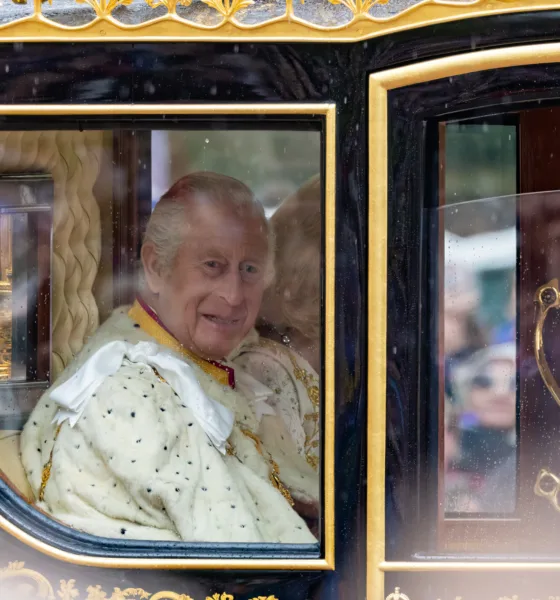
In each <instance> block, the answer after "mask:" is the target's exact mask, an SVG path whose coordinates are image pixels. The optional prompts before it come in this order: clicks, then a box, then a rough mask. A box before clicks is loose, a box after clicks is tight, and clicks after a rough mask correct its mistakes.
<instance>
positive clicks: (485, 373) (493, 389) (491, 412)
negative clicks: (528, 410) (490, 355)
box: [469, 360, 516, 429]
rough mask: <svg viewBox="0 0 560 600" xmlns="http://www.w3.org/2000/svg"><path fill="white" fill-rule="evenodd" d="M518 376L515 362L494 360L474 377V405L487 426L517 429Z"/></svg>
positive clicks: (471, 398) (471, 401) (472, 389)
mask: <svg viewBox="0 0 560 600" xmlns="http://www.w3.org/2000/svg"><path fill="white" fill-rule="evenodd" d="M515 377H516V369H515V363H514V362H513V361H510V360H492V361H490V362H489V363H488V364H487V365H486V366H485V367H484V368H483V369H481V370H480V371H479V372H478V373H476V374H475V376H474V377H473V379H472V381H471V391H470V398H469V399H470V406H471V409H472V410H473V412H475V413H476V415H477V416H478V419H479V422H480V424H481V425H482V426H483V427H488V428H490V429H510V428H512V427H514V426H515V419H516V415H515V396H516V394H515V389H516V381H515Z"/></svg>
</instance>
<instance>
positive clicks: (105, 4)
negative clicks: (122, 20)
mask: <svg viewBox="0 0 560 600" xmlns="http://www.w3.org/2000/svg"><path fill="white" fill-rule="evenodd" d="M76 2H77V3H78V4H89V5H90V6H91V7H92V8H93V10H94V11H95V14H96V15H97V16H98V17H108V16H110V15H111V13H112V12H113V11H114V10H115V8H117V6H128V5H129V4H132V0H76Z"/></svg>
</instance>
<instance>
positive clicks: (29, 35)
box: [0, 0, 558, 41]
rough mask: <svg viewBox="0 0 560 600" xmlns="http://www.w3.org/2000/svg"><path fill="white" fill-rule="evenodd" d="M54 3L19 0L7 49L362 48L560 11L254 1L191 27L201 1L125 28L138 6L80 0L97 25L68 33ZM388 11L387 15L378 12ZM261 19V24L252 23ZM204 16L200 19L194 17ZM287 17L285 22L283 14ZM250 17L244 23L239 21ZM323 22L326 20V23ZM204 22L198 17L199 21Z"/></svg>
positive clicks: (452, 0)
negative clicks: (450, 25)
mask: <svg viewBox="0 0 560 600" xmlns="http://www.w3.org/2000/svg"><path fill="white" fill-rule="evenodd" d="M46 1H48V3H49V4H51V2H52V0H12V2H13V3H14V4H27V3H28V2H32V3H33V13H32V14H30V15H26V16H23V17H22V18H18V17H16V18H15V19H14V21H9V20H8V21H7V22H5V23H3V24H2V25H0V37H1V38H2V40H3V41H9V40H11V39H12V38H13V39H16V38H17V39H18V40H22V39H31V40H35V41H47V40H56V39H59V40H61V41H63V40H69V39H70V38H69V34H70V33H73V34H74V35H72V41H79V40H81V39H83V40H87V41H94V40H97V41H101V40H109V39H110V40H125V41H126V40H130V41H133V40H149V39H157V40H165V39H169V40H178V39H181V40H183V41H188V40H194V39H196V40H201V39H205V38H206V39H211V40H212V41H216V40H218V41H220V40H223V41H233V40H235V39H237V40H244V41H245V40H248V39H249V38H250V39H251V40H259V41H268V40H270V41H272V40H280V39H281V40H282V41H358V40H364V39H368V38H372V37H376V36H379V35H384V34H388V33H391V32H394V31H401V30H406V29H412V28H415V27H423V26H426V25H430V24H435V23H440V22H448V21H453V20H459V19H466V18H469V17H473V16H477V17H479V16H485V15H491V14H501V13H506V12H520V11H529V10H532V11H536V10H546V9H554V8H557V7H558V5H557V0H472V1H470V2H458V1H456V0H423V1H422V2H413V1H412V0H411V1H410V2H404V3H403V2H402V1H397V0H301V2H300V4H303V3H304V2H305V3H306V5H310V4H313V9H316V10H313V9H312V10H311V11H309V10H308V11H307V14H309V15H311V14H312V15H313V16H305V18H304V17H303V16H302V15H301V14H300V13H299V12H298V10H297V9H296V8H295V5H296V4H297V3H296V2H294V0H275V1H273V2H270V3H267V4H269V6H270V15H269V16H268V17H267V18H265V19H262V15H263V4H262V3H256V2H255V1H254V0H200V2H202V3H204V4H206V5H207V6H209V7H210V8H211V9H213V11H215V13H217V14H218V15H219V16H220V17H221V19H220V22H219V23H210V22H208V21H206V20H204V19H203V20H201V21H200V20H191V17H192V15H190V16H186V15H185V14H180V15H179V14H177V7H178V6H184V7H188V6H191V5H192V4H193V0H145V1H146V3H147V5H148V6H149V7H150V8H158V7H162V6H163V7H165V8H167V14H165V15H163V16H158V17H156V18H150V17H147V20H145V21H143V22H140V23H134V24H131V23H124V22H122V21H121V20H119V19H116V18H114V17H113V12H114V10H115V9H117V8H119V7H121V6H128V5H130V4H132V2H133V0H75V2H77V3H87V4H89V5H90V6H91V7H92V8H93V10H94V11H95V15H96V16H95V19H93V20H92V21H91V22H89V23H87V24H85V25H83V24H82V25H65V24H62V23H58V22H55V21H53V20H51V19H50V18H49V17H48V16H47V15H46V14H43V10H42V4H43V3H44V2H46ZM329 4H330V5H339V6H343V7H345V8H346V9H347V10H348V11H349V13H350V15H349V16H350V18H349V20H348V21H346V22H344V18H342V19H340V18H335V19H333V18H332V15H331V16H329V17H328V18H326V19H325V18H324V15H329V11H326V10H325V7H326V6H328V5H329ZM381 6H386V7H387V9H388V10H386V11H382V12H379V11H378V10H376V9H377V8H378V7H381ZM253 10H254V15H255V16H258V19H257V21H256V22H255V20H254V19H251V17H252V16H253V14H252V11H253ZM194 12H196V11H194ZM279 13H280V14H279ZM241 14H242V18H241V19H239V17H240V15H241ZM321 15H323V16H321ZM193 18H195V19H196V17H193Z"/></svg>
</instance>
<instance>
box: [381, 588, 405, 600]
mask: <svg viewBox="0 0 560 600" xmlns="http://www.w3.org/2000/svg"><path fill="white" fill-rule="evenodd" d="M385 600H410V599H409V597H408V596H407V595H406V594H402V593H401V588H398V587H396V588H395V591H394V592H393V593H392V594H389V595H388V596H387V598H386V599H385Z"/></svg>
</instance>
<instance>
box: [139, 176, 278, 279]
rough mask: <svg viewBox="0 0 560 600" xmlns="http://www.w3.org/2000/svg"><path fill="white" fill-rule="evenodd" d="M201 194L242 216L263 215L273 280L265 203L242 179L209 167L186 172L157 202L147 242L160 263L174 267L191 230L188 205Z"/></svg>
mask: <svg viewBox="0 0 560 600" xmlns="http://www.w3.org/2000/svg"><path fill="white" fill-rule="evenodd" d="M201 196H203V197H204V199H205V200H208V201H210V202H214V203H215V204H216V205H218V206H219V205H222V206H224V205H226V206H228V207H230V208H233V209H234V211H235V213H236V214H237V215H239V216H240V217H242V216H246V215H247V214H249V215H251V216H255V217H258V218H261V219H262V223H263V230H264V232H265V235H266V237H267V240H268V260H267V270H266V282H267V284H268V283H270V281H271V280H272V279H273V277H274V246H275V244H274V232H273V230H272V227H271V226H270V225H269V223H268V221H267V219H266V216H265V213H264V208H263V206H262V204H261V203H260V202H259V201H258V200H257V199H256V198H255V196H254V194H253V192H252V191H251V190H250V189H249V188H248V187H247V186H246V185H245V184H244V183H242V182H241V181H239V180H237V179H234V178H233V177H228V176H227V175H221V174H219V173H211V172H207V171H201V172H197V173H190V174H189V175H185V176H184V177H182V178H181V179H179V180H178V181H176V182H175V183H174V184H173V185H172V186H171V188H170V189H169V190H168V191H167V192H166V193H165V194H164V195H163V196H162V197H161V199H160V200H159V202H158V203H157V204H156V206H155V208H154V210H153V212H152V214H151V216H150V219H149V220H148V224H147V226H146V233H145V235H144V242H143V243H144V244H146V243H150V244H152V245H153V247H154V250H155V255H156V258H157V261H158V265H159V267H160V268H161V269H162V270H163V271H164V272H170V271H171V270H172V269H173V264H174V261H175V257H176V256H177V253H178V252H179V249H180V247H181V245H182V244H183V242H184V241H185V236H186V235H187V231H188V224H189V223H188V212H187V210H186V208H187V206H188V203H189V202H190V201H192V200H193V199H194V198H195V197H201Z"/></svg>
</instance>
